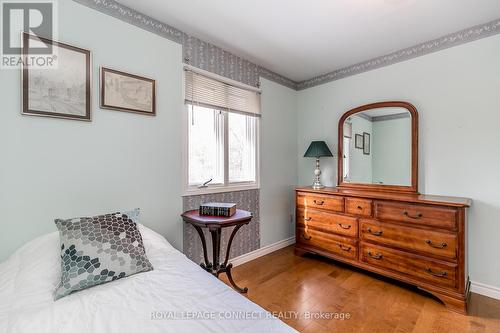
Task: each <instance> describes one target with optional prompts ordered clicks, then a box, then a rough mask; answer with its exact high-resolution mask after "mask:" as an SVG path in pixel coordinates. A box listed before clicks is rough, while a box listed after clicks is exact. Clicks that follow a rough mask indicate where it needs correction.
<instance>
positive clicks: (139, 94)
mask: <svg viewBox="0 0 500 333" xmlns="http://www.w3.org/2000/svg"><path fill="white" fill-rule="evenodd" d="M100 85H101V87H100V90H101V103H100V104H101V108H103V109H110V110H118V111H125V112H134V113H140V114H145V115H149V116H154V115H156V82H155V80H153V79H149V78H146V77H142V76H138V75H134V74H128V73H124V72H120V71H117V70H114V69H109V68H105V67H101V80H100Z"/></svg>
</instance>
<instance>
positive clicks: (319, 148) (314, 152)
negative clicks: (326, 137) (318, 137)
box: [304, 141, 333, 157]
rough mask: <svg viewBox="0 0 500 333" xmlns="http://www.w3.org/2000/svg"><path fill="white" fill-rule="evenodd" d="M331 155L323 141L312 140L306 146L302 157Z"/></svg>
mask: <svg viewBox="0 0 500 333" xmlns="http://www.w3.org/2000/svg"><path fill="white" fill-rule="evenodd" d="M322 156H333V155H332V152H331V151H330V148H328V146H327V145H326V142H325V141H313V142H311V144H310V145H309V148H307V151H306V153H305V154H304V157H322Z"/></svg>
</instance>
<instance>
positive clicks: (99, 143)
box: [0, 1, 297, 261]
mask: <svg viewBox="0 0 500 333" xmlns="http://www.w3.org/2000/svg"><path fill="white" fill-rule="evenodd" d="M58 7H59V15H58V17H59V37H58V39H59V40H60V41H62V42H65V43H68V44H73V45H75V46H78V47H82V48H85V49H89V50H91V51H92V57H93V67H92V74H93V86H92V89H93V96H92V109H93V110H92V113H93V121H92V122H90V123H86V122H79V121H71V120H61V119H49V118H40V117H29V116H21V115H20V109H21V105H20V100H21V90H20V74H19V71H12V70H9V71H6V70H0V211H1V212H2V215H1V218H0V223H1V232H0V261H2V260H4V259H6V258H7V257H8V255H10V254H11V253H12V252H13V251H14V250H15V249H16V248H18V247H19V246H21V245H22V244H24V243H25V242H27V241H29V240H30V239H32V238H34V237H36V236H39V235H41V234H44V233H47V232H50V231H54V230H55V226H54V223H53V220H54V218H69V217H75V216H82V215H91V214H97V213H106V212H109V211H116V210H121V209H130V208H135V207H140V208H141V209H142V222H143V223H144V224H145V225H147V226H149V227H151V228H152V229H154V230H155V231H157V232H159V233H161V234H162V235H164V236H165V237H166V238H167V239H168V240H169V241H170V242H171V243H172V244H173V245H174V246H175V247H176V248H178V249H182V221H181V219H180V214H181V213H182V200H181V194H182V184H181V177H180V175H181V168H182V163H181V140H182V135H181V128H182V126H181V124H182V122H181V114H182V111H183V110H184V108H183V79H182V75H183V70H182V63H181V59H182V50H181V45H180V44H177V43H174V42H171V41H169V40H167V39H164V38H162V37H159V36H157V35H155V34H152V33H149V32H147V31H145V30H142V29H139V28H137V27H134V26H132V25H129V24H127V23H124V22H122V21H120V20H117V19H115V18H112V17H110V16H107V15H104V14H101V13H99V12H96V11H94V10H92V9H89V8H87V7H84V6H81V5H78V4H76V3H75V2H73V1H59V2H58ZM99 66H108V67H111V68H116V69H121V70H124V71H127V72H132V73H137V74H143V75H145V76H148V77H152V78H155V79H156V80H157V89H158V90H157V116H156V117H147V116H141V115H136V114H132V113H125V112H117V111H108V110H101V109H99V107H98V105H99V100H98V97H99V94H98V74H99V70H98V68H99ZM262 90H263V94H262V96H263V97H262V109H263V116H262V120H261V134H262V138H261V151H262V159H261V170H262V173H261V178H262V184H261V195H262V201H264V200H265V203H263V204H262V207H261V209H262V212H261V216H260V217H261V231H260V237H261V239H262V244H263V245H267V244H270V243H273V242H276V241H279V240H282V239H284V238H288V237H290V236H291V235H292V234H293V233H292V231H293V225H292V224H291V223H290V220H289V219H290V217H289V216H290V212H292V211H293V208H291V207H292V203H293V201H291V196H292V194H291V193H292V187H293V184H295V183H296V179H297V171H296V170H297V163H296V158H295V156H296V147H297V146H296V135H295V132H296V92H295V91H291V90H290V89H288V88H284V87H281V86H279V85H277V84H274V83H272V82H268V81H266V80H263V88H262ZM275 112H276V113H275ZM275 156H279V158H276V157H275ZM277 163H278V164H277Z"/></svg>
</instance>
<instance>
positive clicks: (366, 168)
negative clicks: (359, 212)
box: [338, 101, 418, 193]
mask: <svg viewBox="0 0 500 333" xmlns="http://www.w3.org/2000/svg"><path fill="white" fill-rule="evenodd" d="M338 156H339V158H338V187H340V188H350V189H365V190H376V191H392V192H408V193H418V112H417V109H416V108H415V107H414V106H413V105H412V104H410V103H406V102H399V101H390V102H380V103H373V104H367V105H363V106H360V107H357V108H355V109H352V110H350V111H348V112H346V113H345V114H344V115H343V116H342V118H340V121H339V141H338Z"/></svg>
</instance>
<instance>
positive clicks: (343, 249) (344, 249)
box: [339, 244, 351, 252]
mask: <svg viewBox="0 0 500 333" xmlns="http://www.w3.org/2000/svg"><path fill="white" fill-rule="evenodd" d="M339 247H340V248H341V249H342V251H346V252H349V251H351V247H350V246H344V245H342V244H339Z"/></svg>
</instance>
